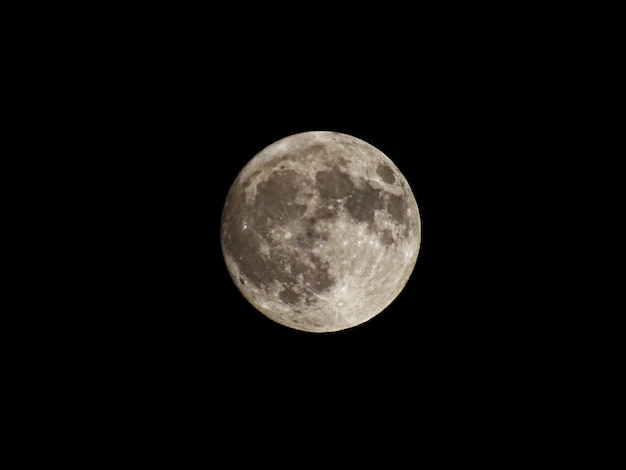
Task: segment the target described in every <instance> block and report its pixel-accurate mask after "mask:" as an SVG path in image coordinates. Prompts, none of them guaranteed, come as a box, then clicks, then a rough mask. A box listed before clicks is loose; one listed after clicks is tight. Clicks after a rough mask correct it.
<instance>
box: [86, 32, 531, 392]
mask: <svg viewBox="0 0 626 470" xmlns="http://www.w3.org/2000/svg"><path fill="white" fill-rule="evenodd" d="M288 37H289V35H287V34H284V35H281V34H279V35H278V37H276V38H270V37H265V38H264V40H263V41H260V42H259V43H257V42H256V41H255V40H254V35H252V36H251V37H250V39H249V40H246V41H243V42H242V43H232V42H230V41H229V40H227V39H225V38H223V37H221V36H219V35H215V34H212V33H206V32H204V30H198V31H193V30H191V31H181V30H177V37H176V38H173V37H172V36H168V35H163V36H160V38H161V39H160V40H158V41H156V42H153V43H152V42H151V43H149V44H148V43H146V40H145V38H143V39H142V38H139V39H138V40H137V41H133V42H130V43H124V44H120V46H119V53H118V54H117V55H115V54H113V56H112V57H111V58H110V60H111V64H114V65H106V64H107V62H103V61H95V62H94V63H93V64H92V65H91V67H93V69H90V68H87V67H86V68H85V70H84V71H83V73H84V74H85V76H86V77H87V78H88V79H87V80H86V81H84V82H82V83H81V86H83V87H86V88H87V89H88V91H89V92H90V93H89V94H88V95H86V98H85V102H84V104H83V106H84V108H89V109H90V110H91V111H93V110H94V109H96V110H97V111H98V112H99V113H100V116H99V118H98V120H97V121H96V123H91V124H90V125H91V129H90V130H89V132H92V133H93V134H90V133H89V132H88V133H87V135H88V137H90V138H91V139H92V140H91V142H92V143H91V145H94V142H95V149H96V153H97V154H98V155H99V157H98V158H99V159H97V161H98V165H99V167H98V169H97V171H95V172H94V176H96V177H97V178H99V181H101V182H102V183H103V185H104V188H105V192H104V194H103V196H102V202H103V203H104V204H105V206H106V205H107V204H110V203H114V204H115V207H116V209H115V210H114V211H113V213H111V214H110V215H111V216H113V217H115V220H116V224H115V226H114V227H113V228H105V232H106V233H107V234H110V235H111V237H110V241H108V242H107V243H106V244H105V245H104V250H105V251H104V253H105V256H104V259H105V261H107V262H108V263H112V262H113V260H114V261H115V262H116V263H117V265H116V269H118V271H119V272H118V274H117V276H118V277H117V278H115V279H111V282H112V284H110V288H111V290H112V293H113V295H112V297H111V298H112V299H115V300H114V301H113V303H114V304H115V302H119V304H120V305H119V308H120V310H119V313H114V315H115V318H116V319H117V320H119V321H120V322H121V324H120V325H118V326H119V327H120V328H119V330H117V331H116V334H115V337H118V336H119V335H121V337H122V338H124V335H125V331H124V330H128V332H129V333H128V336H127V337H126V338H125V339H122V344H123V345H124V347H129V348H131V350H132V349H133V348H134V346H132V344H135V345H136V347H137V348H138V349H139V350H145V351H151V353H150V354H155V355H156V357H160V358H162V359H163V360H167V361H174V363H176V366H175V367H176V368H179V367H180V368H181V370H187V369H186V368H187V367H189V368H190V369H194V368H200V369H207V370H218V371H222V370H227V371H229V373H233V374H243V375H244V376H245V375H247V374H253V375H254V374H261V372H260V371H264V372H263V373H262V374H269V375H268V376H275V378H276V379H278V380H280V381H281V383H282V381H288V380H290V379H288V378H287V377H293V376H296V377H301V378H305V377H309V374H321V375H323V376H325V377H334V379H336V380H339V381H343V380H348V379H346V377H351V376H352V375H353V374H356V376H358V377H359V380H364V381H366V382H367V381H369V380H376V381H378V382H380V381H381V380H382V379H380V377H387V378H389V377H395V378H396V379H397V380H400V381H404V380H408V378H409V377H415V375H416V374H417V375H419V374H426V376H428V377H431V378H432V379H435V377H439V378H441V377H440V376H439V374H444V371H445V370H456V371H457V372H459V373H460V372H461V371H463V373H467V374H475V373H476V370H477V368H485V367H486V364H491V366H493V368H498V369H500V368H502V367H505V365H504V363H505V362H506V361H507V360H508V359H511V360H515V359H516V354H517V353H516V352H514V351H513V350H512V347H511V346H510V345H511V344H515V342H516V341H518V340H519V333H518V332H519V331H521V328H520V323H521V322H522V321H523V320H522V317H520V316H517V314H516V313H515V311H516V310H517V309H519V308H521V307H520V305H521V303H523V302H522V300H523V299H521V298H520V296H518V295H513V296H512V295H508V292H509V289H510V288H511V284H512V283H513V281H512V280H510V279H511V278H510V272H511V269H510V267H511V264H514V263H516V262H517V261H518V260H519V257H520V256H522V255H520V250H519V248H520V246H519V242H518V241H517V236H518V233H519V231H523V219H524V217H525V214H524V213H523V211H524V210H528V209H523V208H522V207H521V205H520V204H519V202H520V200H519V198H520V195H519V194H516V193H515V191H511V186H514V185H517V184H519V179H520V178H523V176H522V175H523V174H524V168H525V167H528V166H529V165H530V164H531V158H532V157H530V156H529V154H528V153H527V150H528V149H527V146H528V145H529V143H528V142H529V141H528V139H527V138H526V136H527V135H528V134H529V133H530V132H532V129H533V128H534V127H535V126H536V123H537V119H535V120H528V119H527V118H525V116H526V113H527V112H528V111H529V110H532V106H533V83H532V79H531V78H524V77H525V75H524V73H523V70H519V69H520V67H519V55H517V54H516V52H515V51H516V49H515V48H516V44H515V42H511V43H507V44H506V45H498V44H497V43H494V42H493V41H492V40H491V38H489V37H487V38H484V41H482V40H481V38H480V35H477V36H476V37H475V38H474V40H473V41H470V42H465V41H463V40H462V37H459V36H453V37H448V36H447V35H443V36H441V37H439V36H437V33H436V32H432V34H430V35H426V34H422V33H419V32H417V33H414V32H412V30H409V29H404V30H402V29H401V30H400V31H399V33H398V37H397V38H394V39H393V40H387V41H384V42H379V41H378V40H377V39H376V38H375V37H369V36H367V35H358V36H356V37H352V38H350V37H348V38H347V39H346V40H345V41H339V42H337V41H328V42H319V41H311V42H307V41H306V40H303V41H302V42H300V43H299V44H298V45H297V46H296V47H294V48H289V47H287V44H288ZM224 41H226V43H224ZM92 53H93V51H92ZM511 57H516V60H515V61H512V60H510V58H511ZM103 64H104V65H103ZM91 79H93V81H91ZM89 87H91V88H89ZM90 125H87V126H86V127H90ZM320 129H325V130H334V131H338V132H345V133H348V134H352V135H354V136H356V137H359V138H361V139H363V140H365V141H367V142H369V143H371V144H372V145H374V146H376V147H377V148H379V149H380V150H382V151H383V152H384V153H385V154H387V155H388V156H389V157H390V158H391V159H392V160H393V161H394V162H395V163H396V164H397V166H398V167H399V168H400V169H401V170H402V171H403V172H404V174H405V176H406V178H407V179H408V181H409V183H410V185H411V187H412V189H413V192H414V194H415V197H416V199H417V202H418V205H419V207H420V211H421V217H422V229H423V238H422V244H421V249H420V254H419V258H418V261H417V265H416V268H415V271H414V273H413V275H412V277H411V279H410V280H409V283H408V285H407V286H406V288H405V290H404V291H403V292H402V294H401V295H400V296H399V297H398V298H397V300H396V301H395V302H394V303H393V304H392V305H391V306H390V307H389V308H388V309H387V310H385V311H384V312H383V313H381V314H380V315H379V316H378V317H376V318H375V319H373V320H372V321H370V322H368V323H367V324H364V325H362V326H359V327H357V328H354V329H353V330H350V331H345V332H341V333H336V334H327V335H314V334H305V333H301V332H297V331H293V330H289V329H286V328H284V327H282V326H280V325H277V324H275V323H273V322H271V321H270V320H268V319H266V318H265V317H263V316H262V315H261V314H260V313H258V312H256V310H254V309H253V308H252V307H251V306H250V305H249V304H248V303H247V302H246V301H245V299H244V298H243V297H242V296H241V295H240V294H239V293H238V291H237V289H236V288H235V286H234V284H233V283H232V282H231V280H230V277H229V275H228V272H227V270H226V267H225V265H224V262H223V258H222V254H221V248H220V244H219V228H220V225H219V222H220V216H221V210H222V206H223V203H224V200H225V197H226V193H227V191H228V188H229V186H230V184H231V183H232V182H233V180H234V178H235V177H236V175H237V173H238V172H239V170H240V169H241V168H242V167H243V165H245V163H246V162H247V161H249V160H250V159H251V158H252V157H254V155H256V153H258V152H259V151H260V150H261V149H263V148H264V147H265V146H267V145H269V144H271V143H272V142H274V141H276V140H278V139H280V138H282V137H286V136H288V135H290V134H293V133H296V132H302V131H307V130H320ZM87 184H89V183H87ZM520 210H521V211H522V212H518V211H520ZM520 221H522V222H521V223H520ZM109 231H110V232H111V233H109ZM513 234H515V236H516V241H511V240H512V238H511V235H513ZM109 255H110V256H111V258H110V259H109V260H107V256H109ZM126 296H127V297H126ZM121 299H124V300H121ZM115 308H116V309H117V308H118V307H115ZM117 315H119V319H118V318H117ZM113 324H115V322H113ZM121 325H126V326H124V327H122V326H121ZM503 351H505V352H508V353H511V354H512V355H507V354H506V353H505V354H503ZM142 357H143V356H142ZM493 368H491V367H487V370H490V371H491V372H493V370H494V369H493ZM483 370H486V369H483ZM470 371H471V372H470ZM207 373H209V372H207ZM376 377H379V378H376ZM266 380H269V381H270V382H271V380H270V379H266ZM272 380H273V379H272ZM329 380H330V379H329ZM385 380H387V379H385Z"/></svg>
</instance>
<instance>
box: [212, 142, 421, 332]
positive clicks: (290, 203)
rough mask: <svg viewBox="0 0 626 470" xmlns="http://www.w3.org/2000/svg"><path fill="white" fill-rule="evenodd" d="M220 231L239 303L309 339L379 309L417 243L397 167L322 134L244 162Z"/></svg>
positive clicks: (401, 281)
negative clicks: (309, 335) (308, 334)
mask: <svg viewBox="0 0 626 470" xmlns="http://www.w3.org/2000/svg"><path fill="white" fill-rule="evenodd" d="M220 230H221V232H220V241H221V248H222V253H223V256H224V261H225V264H226V267H227V269H228V272H229V274H230V276H231V278H232V280H233V282H234V283H235V285H236V286H237V288H238V289H239V291H240V292H241V294H242V295H243V296H244V298H245V299H246V300H247V301H248V302H249V303H250V304H252V305H253V306H254V307H255V308H256V309H257V310H258V311H259V312H261V313H262V314H264V315H265V316H267V317H268V318H270V319H271V320H273V321H275V322H277V323H279V324H281V325H284V326H286V327H289V328H293V329H296V330H301V331H306V332H313V333H325V332H334V331H340V330H345V329H348V328H353V327H355V326H357V325H360V324H362V323H365V322H367V321H368V320H370V319H372V318H373V317H375V316H376V315H378V314H379V313H380V312H382V311H383V310H384V309H385V308H387V307H388V306H389V305H390V304H391V303H392V302H393V301H394V300H395V299H396V298H397V296H398V295H399V294H400V292H401V291H402V290H403V289H404V287H405V285H406V283H407V282H408V280H409V278H410V276H411V274H412V272H413V270H414V267H415V265H416V262H417V257H418V251H419V247H420V240H421V222H420V215H419V209H418V206H417V202H416V200H415V196H414V195H413V192H412V190H411V187H410V186H409V183H408V182H407V180H406V178H405V177H404V175H403V174H402V173H401V171H400V170H399V169H398V167H397V166H396V165H395V164H394V163H393V162H392V160H391V159H390V158H388V157H387V156H386V155H385V154H384V153H383V152H382V151H380V150H378V149H377V148H376V147H374V146H373V145H371V144H370V143H368V142H365V141H364V140H361V139H359V138H357V137H354V136H351V135H348V134H344V133H339V132H332V131H308V132H302V133H298V134H293V135H290V136H287V137H285V138H282V139H280V140H278V141H276V142H274V143H272V144H270V145H268V146H267V147H265V148H264V149H262V150H261V151H260V152H259V153H258V154H256V155H255V156H254V157H253V158H252V159H251V160H250V161H248V163H247V164H246V165H245V166H244V167H243V168H242V169H241V171H240V172H239V174H238V175H237V177H236V178H235V181H234V182H233V184H232V185H231V187H230V190H229V191H228V194H227V196H226V200H225V203H224V208H223V211H222V218H221V228H220Z"/></svg>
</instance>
